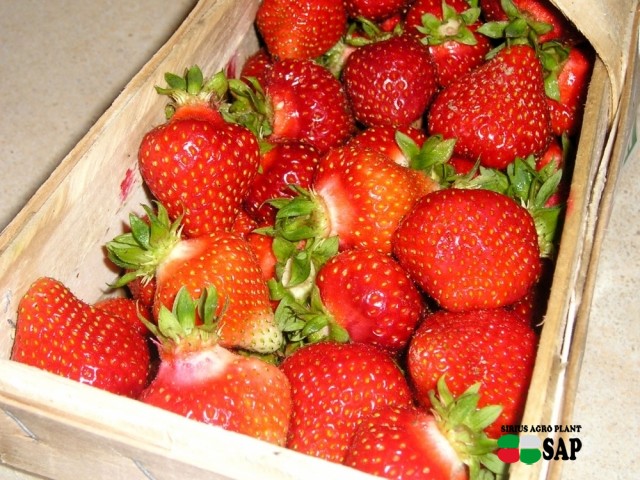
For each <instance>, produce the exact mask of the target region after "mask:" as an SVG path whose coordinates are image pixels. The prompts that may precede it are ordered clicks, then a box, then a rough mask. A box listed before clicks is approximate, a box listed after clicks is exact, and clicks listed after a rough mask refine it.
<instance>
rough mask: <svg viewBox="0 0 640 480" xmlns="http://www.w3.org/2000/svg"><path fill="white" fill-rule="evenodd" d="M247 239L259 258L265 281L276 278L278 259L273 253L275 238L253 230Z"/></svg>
mask: <svg viewBox="0 0 640 480" xmlns="http://www.w3.org/2000/svg"><path fill="white" fill-rule="evenodd" d="M246 240H247V243H248V244H249V246H250V247H251V250H252V251H253V253H254V254H255V256H256V258H257V260H258V264H259V265H260V270H261V272H262V278H263V279H264V281H265V282H268V281H269V280H271V279H272V278H275V276H276V263H277V259H276V257H275V255H274V253H273V247H272V245H273V238H272V237H270V236H268V235H263V234H261V233H254V232H252V233H250V234H249V235H247V238H246Z"/></svg>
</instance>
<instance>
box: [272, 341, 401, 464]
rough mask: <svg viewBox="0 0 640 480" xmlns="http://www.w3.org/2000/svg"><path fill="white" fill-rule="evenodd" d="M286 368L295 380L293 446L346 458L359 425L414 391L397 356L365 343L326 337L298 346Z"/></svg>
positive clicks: (290, 440) (329, 457)
mask: <svg viewBox="0 0 640 480" xmlns="http://www.w3.org/2000/svg"><path fill="white" fill-rule="evenodd" d="M280 368H281V369H282V371H283V372H284V374H285V375H286V376H287V378H288V379H289V383H290V384H291V392H292V400H293V410H292V413H291V423H290V428H289V434H288V440H287V447H289V448H291V449H293V450H296V451H298V452H302V453H306V454H308V455H313V456H316V457H319V458H323V459H325V460H329V461H333V462H337V463H341V462H342V461H343V459H344V456H345V454H346V452H347V449H348V447H349V443H350V442H351V438H352V436H353V434H354V432H355V429H356V428H357V426H358V424H359V423H360V422H361V421H362V420H363V419H364V418H365V417H366V416H367V415H369V414H370V413H372V412H374V411H375V410H376V409H378V408H381V407H383V406H386V405H409V404H410V403H411V392H410V390H409V386H408V385H407V382H406V379H405V377H404V376H403V374H402V372H401V371H400V369H399V368H398V366H397V365H396V364H395V363H394V361H393V360H392V359H391V357H390V356H389V355H388V354H387V353H385V352H383V351H382V350H379V349H377V348H376V347H373V346H371V345H366V344H362V343H346V344H345V343H335V342H320V343H314V344H312V345H308V346H305V347H302V348H300V349H298V350H296V351H295V352H294V353H293V354H292V355H290V356H289V357H287V358H285V360H284V361H283V362H282V364H281V365H280Z"/></svg>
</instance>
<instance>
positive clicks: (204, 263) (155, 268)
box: [107, 204, 282, 353]
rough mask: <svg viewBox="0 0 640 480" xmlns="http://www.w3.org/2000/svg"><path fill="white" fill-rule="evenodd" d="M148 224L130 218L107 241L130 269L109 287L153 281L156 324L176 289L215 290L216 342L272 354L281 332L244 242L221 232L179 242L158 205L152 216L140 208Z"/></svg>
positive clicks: (192, 291) (176, 230)
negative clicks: (124, 227) (122, 230)
mask: <svg viewBox="0 0 640 480" xmlns="http://www.w3.org/2000/svg"><path fill="white" fill-rule="evenodd" d="M145 210H146V212H147V215H148V217H149V224H147V223H145V222H143V221H142V220H140V219H139V218H137V217H136V216H135V215H131V216H130V220H131V232H128V233H125V234H122V235H120V236H118V237H116V238H114V239H113V240H112V241H110V242H108V243H107V251H108V254H109V258H110V259H111V261H112V262H113V263H115V264H116V265H118V266H120V267H123V268H125V269H127V270H129V271H130V273H128V274H126V275H125V276H123V277H122V278H121V279H120V280H119V281H118V282H116V284H115V286H122V285H124V284H126V283H127V282H129V281H130V280H131V279H133V278H135V277H144V278H155V280H156V292H155V299H154V305H153V315H154V319H155V320H156V321H157V320H158V316H159V313H160V310H161V308H162V306H165V307H167V308H169V307H170V306H171V305H173V303H174V300H175V297H176V295H177V294H178V292H179V291H180V289H181V288H183V287H186V288H187V290H188V291H189V293H190V294H191V295H193V296H200V294H201V293H202V292H203V291H204V290H205V289H206V288H208V287H210V286H213V287H215V289H216V291H217V294H218V295H219V297H220V302H219V303H218V308H219V311H218V312H216V313H217V314H218V315H220V314H221V312H222V310H223V309H224V311H225V314H224V316H222V319H221V321H220V322H219V324H218V328H219V331H218V332H217V333H218V336H219V337H220V338H219V343H220V344H221V345H222V346H224V347H238V348H244V349H248V350H251V351H257V352H260V353H270V352H273V351H275V350H277V349H278V348H279V347H280V345H281V343H282V333H281V331H280V330H279V328H278V327H277V325H276V324H275V320H274V316H273V312H272V310H271V304H270V301H269V292H268V289H267V286H266V284H265V282H264V280H263V279H262V271H261V269H260V265H259V264H258V260H257V259H256V257H255V255H254V253H253V251H252V249H251V247H250V246H249V244H248V243H247V242H246V241H245V240H243V239H242V238H241V237H239V236H237V235H235V234H232V233H226V232H221V233H219V234H218V235H215V236H209V235H207V236H201V237H195V238H183V237H181V236H180V234H179V231H180V223H179V221H176V222H173V223H172V222H170V220H169V218H168V214H167V212H166V210H165V209H164V207H163V206H162V205H161V204H158V213H157V214H155V213H154V212H152V211H151V209H150V208H148V207H147V208H145Z"/></svg>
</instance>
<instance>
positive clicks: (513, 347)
mask: <svg viewBox="0 0 640 480" xmlns="http://www.w3.org/2000/svg"><path fill="white" fill-rule="evenodd" d="M537 345H538V339H537V336H536V334H535V333H534V331H533V329H532V327H531V326H530V325H529V324H527V323H526V322H523V321H522V318H521V317H520V316H519V315H517V314H515V313H513V312H510V311H508V310H505V309H491V310H476V311H468V312H448V311H445V310H441V311H438V312H436V313H434V314H432V315H430V316H427V318H425V320H424V322H423V323H422V324H421V325H420V327H419V328H418V330H417V331H416V333H415V334H414V336H413V338H412V339H411V343H410V345H409V352H408V355H407V369H408V372H409V376H410V378H411V382H412V385H413V387H414V388H415V392H416V397H417V399H418V402H419V403H420V404H421V405H423V406H424V407H426V408H429V407H431V405H432V403H431V398H430V397H429V391H431V390H434V389H435V388H436V384H437V382H438V379H440V377H442V376H443V375H446V381H447V385H448V386H449V388H450V390H451V392H452V393H453V395H455V396H457V395H460V394H461V393H462V392H464V391H465V390H466V389H467V388H468V387H469V386H470V385H473V384H475V383H480V389H481V391H482V392H483V395H482V397H481V399H480V401H479V403H478V406H479V407H483V406H485V405H500V406H501V407H502V412H501V413H500V416H499V417H498V419H497V421H496V422H495V423H493V424H492V425H491V426H489V427H488V428H487V429H486V430H485V431H486V433H487V435H488V436H489V437H491V438H498V437H499V436H500V429H501V426H502V425H517V424H518V423H519V422H520V419H521V416H522V412H523V408H524V404H525V401H526V396H527V391H528V389H529V382H530V380H531V374H532V371H533V365H534V362H535V356H536V348H537Z"/></svg>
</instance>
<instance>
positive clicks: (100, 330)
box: [11, 277, 150, 398]
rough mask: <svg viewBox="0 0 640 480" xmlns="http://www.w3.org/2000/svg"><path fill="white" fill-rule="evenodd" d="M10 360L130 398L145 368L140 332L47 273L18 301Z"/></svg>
mask: <svg viewBox="0 0 640 480" xmlns="http://www.w3.org/2000/svg"><path fill="white" fill-rule="evenodd" d="M11 359H12V360H15V361H17V362H20V363H25V364H27V365H32V366H34V367H38V368H41V369H43V370H46V371H48V372H51V373H54V374H56V375H61V376H63V377H67V378H70V379H72V380H76V381H78V382H80V383H86V384H88V385H92V386H94V387H97V388H101V389H103V390H107V391H109V392H112V393H117V394H119V395H125V396H128V397H133V398H135V397H137V396H138V395H139V394H140V392H141V391H142V390H143V388H144V387H145V386H146V385H147V380H148V378H147V377H148V375H149V371H150V356H149V348H148V346H147V343H146V340H145V337H144V335H141V334H140V333H139V332H138V331H137V330H136V328H135V327H132V326H131V324H130V323H129V322H128V321H124V320H122V319H121V318H119V317H118V316H115V315H112V314H110V313H108V312H106V311H103V310H100V309H98V308H95V307H93V306H91V305H89V304H87V303H85V302H83V301H82V300H80V299H79V298H77V297H76V296H75V295H74V294H73V293H72V292H71V291H70V290H69V289H68V288H67V287H65V286H64V285H63V284H62V283H61V282H59V281H57V280H54V279H52V278H47V277H41V278H39V279H37V280H36V281H35V282H34V283H33V284H32V285H31V286H30V287H29V289H28V290H27V292H26V293H25V295H24V296H23V297H22V298H21V300H20V304H19V305H18V318H17V322H16V336H15V340H14V344H13V350H12V352H11Z"/></svg>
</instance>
